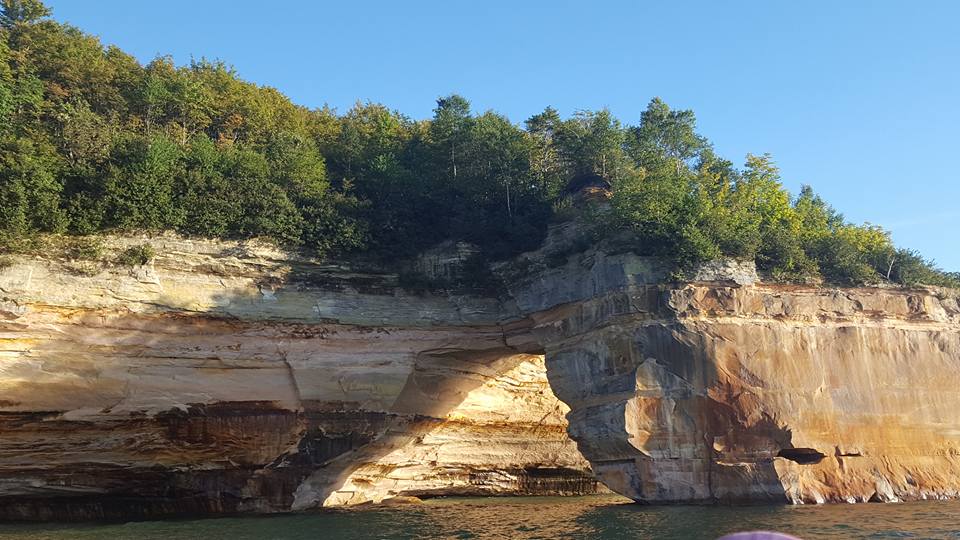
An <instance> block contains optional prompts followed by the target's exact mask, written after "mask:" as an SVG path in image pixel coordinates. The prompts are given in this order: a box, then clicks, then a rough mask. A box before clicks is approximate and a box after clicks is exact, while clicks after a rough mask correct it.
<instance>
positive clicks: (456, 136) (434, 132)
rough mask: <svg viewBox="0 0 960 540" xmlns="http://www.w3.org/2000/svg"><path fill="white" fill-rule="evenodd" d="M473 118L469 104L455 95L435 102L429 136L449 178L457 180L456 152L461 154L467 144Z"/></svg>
mask: <svg viewBox="0 0 960 540" xmlns="http://www.w3.org/2000/svg"><path fill="white" fill-rule="evenodd" d="M472 123H473V118H472V117H471V116H470V102H469V101H467V100H466V99H464V98H463V97H462V96H458V95H456V94H452V95H449V96H447V97H443V98H440V99H438V100H437V108H436V109H434V110H433V122H431V123H430V136H431V139H432V141H433V143H434V144H435V145H437V147H438V149H439V150H440V152H441V155H442V156H444V157H443V158H442V159H443V160H444V161H446V163H447V166H448V167H449V171H450V173H451V177H452V178H453V179H454V180H455V179H456V178H457V152H458V151H459V152H461V153H462V152H463V147H464V146H465V145H466V144H467V143H466V137H467V134H468V133H469V130H470V126H471V125H472Z"/></svg>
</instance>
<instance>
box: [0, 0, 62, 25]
mask: <svg viewBox="0 0 960 540" xmlns="http://www.w3.org/2000/svg"><path fill="white" fill-rule="evenodd" d="M49 16H50V9H49V8H47V6H45V5H44V4H43V2H41V1H40V0H0V28H7V29H10V28H13V27H15V26H16V25H18V24H30V23H33V22H36V21H39V20H40V19H43V18H44V17H49Z"/></svg>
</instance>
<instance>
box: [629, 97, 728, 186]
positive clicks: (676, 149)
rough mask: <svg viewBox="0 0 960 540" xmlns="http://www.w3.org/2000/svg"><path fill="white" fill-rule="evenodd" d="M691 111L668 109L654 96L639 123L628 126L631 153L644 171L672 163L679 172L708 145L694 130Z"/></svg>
mask: <svg viewBox="0 0 960 540" xmlns="http://www.w3.org/2000/svg"><path fill="white" fill-rule="evenodd" d="M696 123H697V122H696V117H695V116H694V114H693V111H689V110H683V111H674V110H670V107H669V106H667V104H666V103H664V102H663V101H662V100H661V99H660V98H653V99H652V100H651V101H650V103H649V104H648V105H647V109H646V110H645V111H644V112H643V113H641V115H640V125H639V126H636V127H634V128H631V129H630V133H631V138H630V140H629V147H630V154H631V155H632V156H633V158H634V160H635V161H636V163H637V164H638V165H640V166H642V167H644V168H646V169H647V170H654V169H657V168H659V167H663V166H672V168H673V169H674V171H675V172H676V174H680V172H681V169H682V168H683V167H684V165H685V164H686V162H688V161H689V160H691V159H693V158H695V157H697V156H698V155H700V153H701V152H703V151H704V150H706V149H707V148H709V144H708V143H707V141H706V139H704V138H703V137H701V136H700V135H697V133H696Z"/></svg>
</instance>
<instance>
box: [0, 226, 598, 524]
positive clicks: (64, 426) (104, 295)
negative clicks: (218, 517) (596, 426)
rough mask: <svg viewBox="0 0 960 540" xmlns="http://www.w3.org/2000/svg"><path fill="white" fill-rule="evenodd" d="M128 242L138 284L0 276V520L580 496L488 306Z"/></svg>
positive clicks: (17, 273)
mask: <svg viewBox="0 0 960 540" xmlns="http://www.w3.org/2000/svg"><path fill="white" fill-rule="evenodd" d="M108 241H109V242H110V243H111V244H112V245H111V250H110V251H113V252H118V251H120V250H122V249H123V248H124V247H125V246H126V245H130V244H135V243H138V242H141V241H144V239H108ZM149 241H150V242H151V244H152V245H153V246H154V248H155V249H156V251H157V253H158V256H157V258H156V259H155V260H154V261H153V262H152V263H150V264H149V265H146V266H140V267H132V268H129V267H123V266H118V265H110V264H93V263H84V264H83V265H82V266H79V265H78V263H76V262H71V261H58V260H46V259H43V258H39V257H33V258H30V257H20V258H16V259H14V260H12V261H10V262H9V263H8V264H7V265H6V267H5V268H3V269H2V270H0V297H2V301H0V518H6V519H45V518H56V519H89V518H104V517H106V518H135V517H151V516H160V515H175V514H181V515H182V514H212V513H229V512H238V511H257V512H274V511H289V510H291V509H303V508H310V507H316V506H322V505H344V504H356V503H362V502H367V501H380V500H383V499H385V498H389V497H392V496H396V495H418V496H431V495H443V494H474V495H476V494H581V493H591V492H594V491H596V490H597V489H602V488H598V484H597V482H596V480H594V478H593V476H592V474H591V472H590V469H589V465H588V464H587V462H586V461H585V460H584V459H583V457H582V456H581V455H580V453H579V452H578V451H577V449H576V446H575V444H574V443H573V442H572V441H571V440H570V439H569V438H568V437H567V435H566V432H565V427H566V421H565V419H564V415H565V413H566V412H567V411H568V409H567V408H566V406H565V405H563V403H561V402H560V401H558V400H557V398H556V397H555V396H554V395H553V393H552V392H551V391H550V388H549V386H548V384H547V380H546V376H545V370H544V363H543V357H542V356H540V355H539V354H538V353H539V352H540V346H539V345H538V344H537V343H535V342H534V341H532V340H531V338H530V334H529V332H528V331H527V329H526V326H527V324H528V321H525V320H524V319H523V318H522V317H519V316H518V315H517V313H516V311H515V309H513V311H511V308H508V307H507V306H505V304H504V303H503V302H501V301H499V300H497V299H489V298H479V297H473V296H455V295H429V294H422V295H414V294H407V293H404V292H403V291H402V290H401V289H400V288H399V287H397V285H396V282H395V279H394V278H393V277H392V276H389V275H371V274H356V273H350V272H348V271H346V270H345V269H342V268H338V267H333V266H318V265H316V264H313V263H311V262H309V261H306V260H300V259H296V258H290V257H288V256H286V255H284V254H283V253H280V252H277V251H275V250H272V249H270V248H268V247H266V246H257V245H254V244H237V243H228V242H202V241H185V240H181V239H178V238H174V237H161V238H153V239H150V240H149ZM78 268H79V270H78Z"/></svg>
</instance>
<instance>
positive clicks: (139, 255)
mask: <svg viewBox="0 0 960 540" xmlns="http://www.w3.org/2000/svg"><path fill="white" fill-rule="evenodd" d="M156 256H157V252H156V250H154V248H153V246H151V245H150V244H140V245H137V246H130V247H128V248H127V249H125V250H123V252H122V253H121V254H120V255H118V256H117V263H119V264H122V265H124V266H142V265H144V264H147V263H148V262H150V261H151V260H152V259H153V258H154V257H156Z"/></svg>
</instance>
